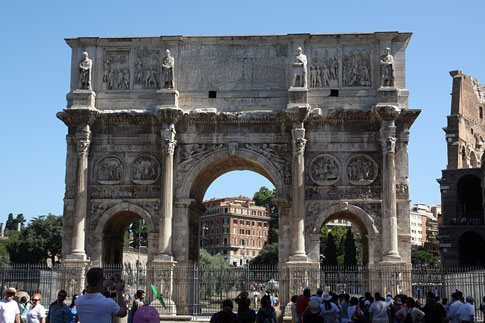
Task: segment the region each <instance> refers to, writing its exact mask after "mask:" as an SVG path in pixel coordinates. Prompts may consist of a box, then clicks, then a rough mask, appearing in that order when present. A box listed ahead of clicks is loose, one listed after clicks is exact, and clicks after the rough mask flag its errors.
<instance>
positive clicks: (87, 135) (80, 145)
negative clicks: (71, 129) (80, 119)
mask: <svg viewBox="0 0 485 323" xmlns="http://www.w3.org/2000/svg"><path fill="white" fill-rule="evenodd" d="M74 141H75V144H76V150H77V154H78V156H84V155H87V154H88V152H89V147H90V145H91V129H90V127H89V124H85V125H84V127H83V128H82V129H81V130H80V131H78V132H77V133H76V134H75V135H74Z"/></svg>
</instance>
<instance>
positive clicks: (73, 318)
mask: <svg viewBox="0 0 485 323" xmlns="http://www.w3.org/2000/svg"><path fill="white" fill-rule="evenodd" d="M77 297H78V295H77V294H74V295H73V296H72V301H71V304H70V305H69V309H70V310H71V317H70V318H69V323H78V322H79V317H78V315H77V308H76V299H77Z"/></svg>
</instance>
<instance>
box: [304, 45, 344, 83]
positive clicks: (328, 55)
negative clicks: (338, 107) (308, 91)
mask: <svg viewBox="0 0 485 323" xmlns="http://www.w3.org/2000/svg"><path fill="white" fill-rule="evenodd" d="M311 54H312V55H311V65H310V67H309V70H308V73H309V74H310V88H328V87H338V86H339V59H338V55H337V54H338V53H337V48H331V47H329V48H313V49H312V53H311Z"/></svg>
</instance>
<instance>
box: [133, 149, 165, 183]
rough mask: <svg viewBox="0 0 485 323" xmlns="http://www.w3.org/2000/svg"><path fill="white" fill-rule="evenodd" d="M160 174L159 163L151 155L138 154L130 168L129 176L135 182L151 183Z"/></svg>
mask: <svg viewBox="0 0 485 323" xmlns="http://www.w3.org/2000/svg"><path fill="white" fill-rule="evenodd" d="M159 176H160V164H159V163H158V161H157V159H156V158H155V157H153V156H151V155H141V156H138V157H137V158H136V159H135V161H134V162H133V165H132V166H131V169H130V178H131V180H132V181H133V183H136V184H153V183H155V182H156V181H157V179H158V177H159Z"/></svg>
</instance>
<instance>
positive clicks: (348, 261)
mask: <svg viewBox="0 0 485 323" xmlns="http://www.w3.org/2000/svg"><path fill="white" fill-rule="evenodd" d="M344 248H345V254H344V265H345V266H356V265H357V249H356V247H355V239H354V233H353V232H352V229H351V228H348V229H347V234H346V236H345V242H344Z"/></svg>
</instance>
